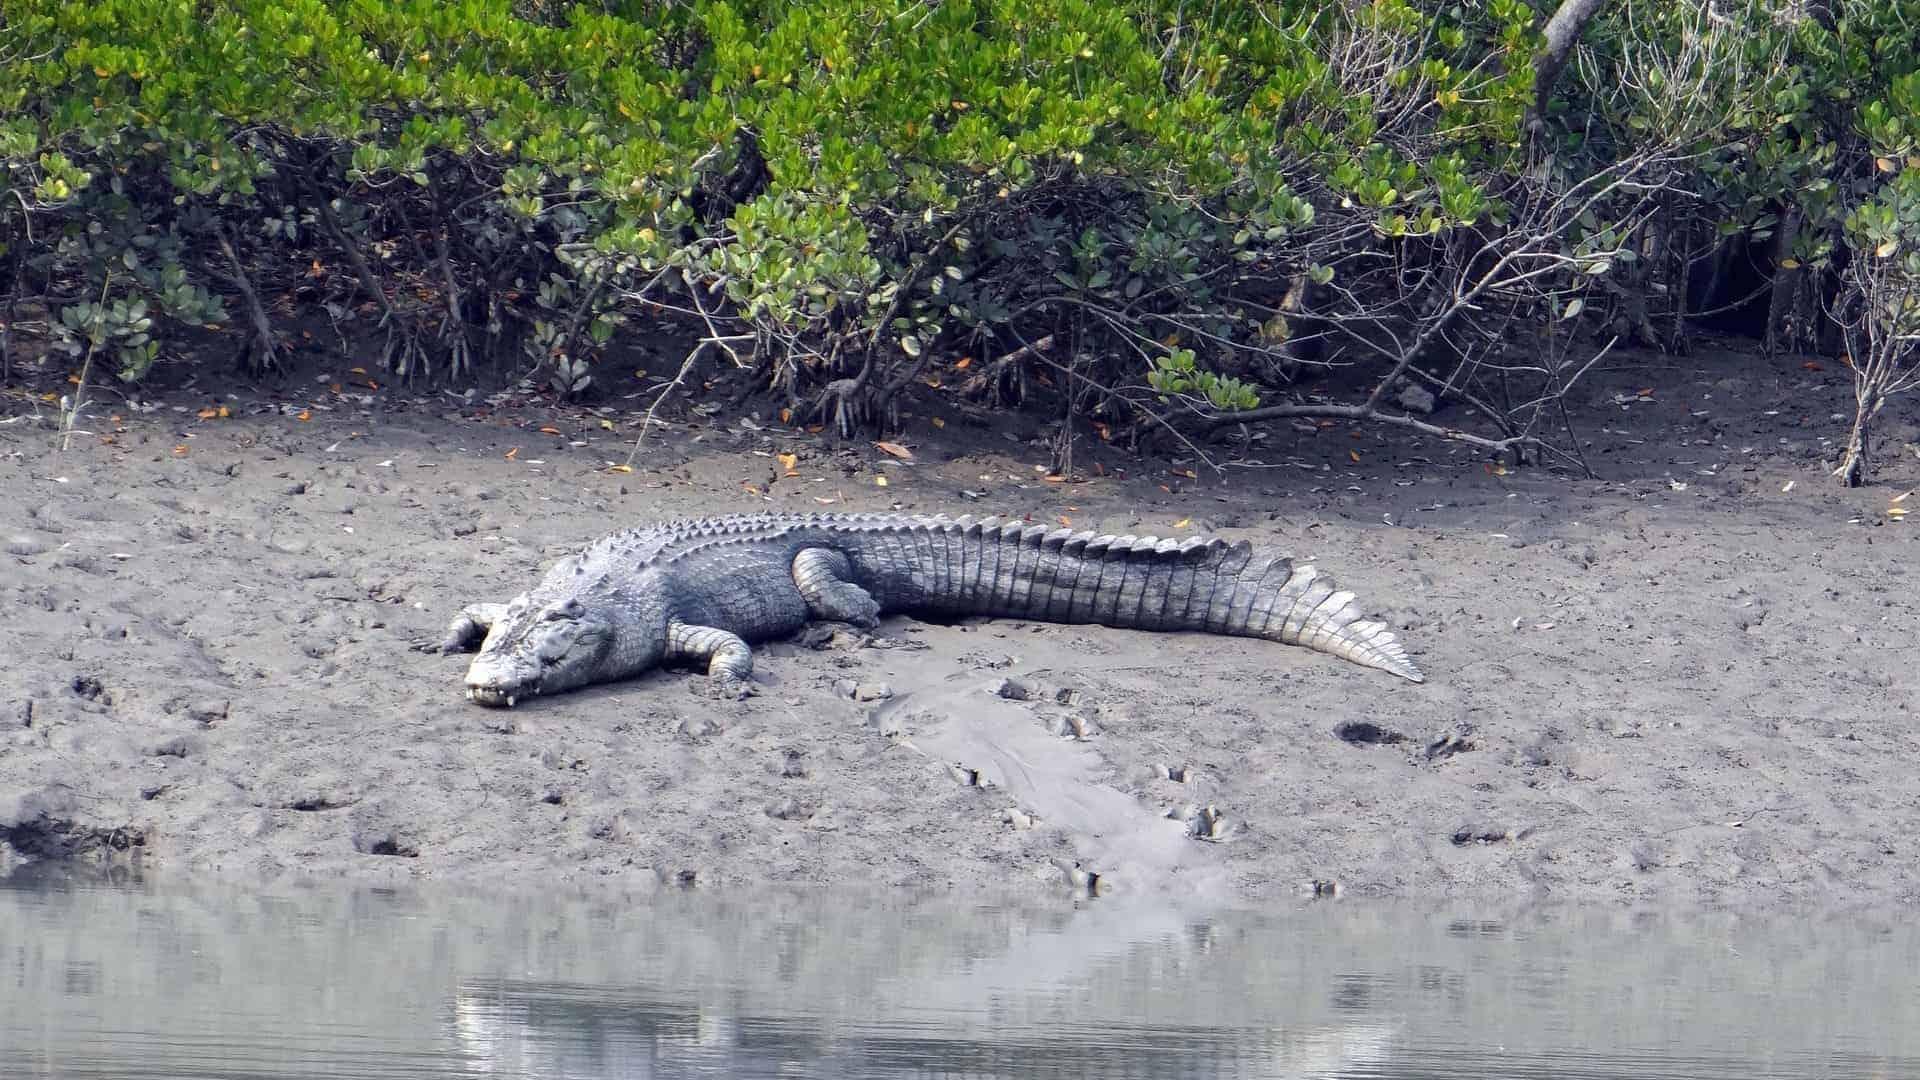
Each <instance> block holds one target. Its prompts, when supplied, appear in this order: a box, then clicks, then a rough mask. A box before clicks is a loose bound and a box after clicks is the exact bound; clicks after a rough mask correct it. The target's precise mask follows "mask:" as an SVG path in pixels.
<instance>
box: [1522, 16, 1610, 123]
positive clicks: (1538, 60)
mask: <svg viewBox="0 0 1920 1080" xmlns="http://www.w3.org/2000/svg"><path fill="white" fill-rule="evenodd" d="M1605 3H1606V0H1560V6H1559V7H1558V8H1557V9H1555V11H1554V13H1553V17H1552V18H1550V19H1548V20H1547V28H1546V30H1545V31H1543V33H1544V34H1545V36H1546V39H1547V41H1546V44H1545V45H1544V46H1542V47H1541V49H1540V54H1539V55H1538V56H1535V57H1534V58H1533V107H1532V108H1531V109H1529V110H1527V132H1528V134H1530V135H1534V136H1538V135H1539V134H1540V131H1541V129H1542V128H1543V127H1544V126H1545V124H1546V118H1547V102H1548V100H1549V99H1551V98H1552V97H1553V86H1554V84H1555V83H1557V82H1559V81H1560V72H1561V71H1563V70H1565V69H1566V66H1567V58H1568V57H1570V56H1572V55H1573V47H1574V45H1576V44H1578V43H1579V41H1580V33H1581V31H1583V30H1585V29H1586V28H1587V23H1588V22H1590V21H1592V19H1593V17H1594V16H1595V15H1597V14H1599V13H1600V7H1601V5H1603V4H1605Z"/></svg>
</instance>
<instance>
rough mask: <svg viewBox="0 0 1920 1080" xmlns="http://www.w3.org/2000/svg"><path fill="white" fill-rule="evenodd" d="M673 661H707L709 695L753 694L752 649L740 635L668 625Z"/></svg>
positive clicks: (735, 696)
mask: <svg viewBox="0 0 1920 1080" xmlns="http://www.w3.org/2000/svg"><path fill="white" fill-rule="evenodd" d="M666 658H667V659H668V660H670V661H686V662H694V663H699V662H703V661H704V662H705V663H706V665H707V685H706V692H707V693H708V694H710V695H712V696H714V697H719V698H732V699H735V700H738V699H740V698H744V697H747V696H748V695H750V694H752V693H753V683H752V681H751V680H752V678H753V650H752V649H750V648H748V647H747V643H746V642H745V641H742V640H741V639H740V635H738V634H734V633H730V632H728V631H726V630H721V629H719V628H718V627H713V626H694V625H691V624H689V623H683V622H681V621H680V620H678V619H675V620H674V621H673V622H671V623H668V624H667V656H666Z"/></svg>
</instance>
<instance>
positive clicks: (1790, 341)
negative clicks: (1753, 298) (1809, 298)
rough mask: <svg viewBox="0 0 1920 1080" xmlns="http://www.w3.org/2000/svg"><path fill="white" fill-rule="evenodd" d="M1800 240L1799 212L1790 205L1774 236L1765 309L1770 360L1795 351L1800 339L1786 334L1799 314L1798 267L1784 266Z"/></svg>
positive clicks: (1781, 217) (1784, 212)
mask: <svg viewBox="0 0 1920 1080" xmlns="http://www.w3.org/2000/svg"><path fill="white" fill-rule="evenodd" d="M1799 238H1800V208H1799V207H1798V206H1795V205H1791V204H1789V205H1788V206H1787V207H1786V209H1784V210H1783V211H1781V213H1780V228H1779V231H1778V232H1776V233H1774V234H1773V239H1774V245H1773V301H1772V303H1770V304H1768V305H1767V334H1766V338H1765V341H1766V352H1767V354H1768V355H1769V356H1771V355H1773V354H1774V353H1777V352H1779V351H1780V349H1781V348H1782V347H1785V348H1787V349H1794V348H1796V347H1798V343H1799V342H1800V341H1801V339H1802V335H1801V334H1800V333H1798V332H1797V331H1796V332H1793V333H1789V332H1788V329H1787V324H1788V320H1789V318H1790V317H1791V316H1793V315H1796V314H1798V312H1797V310H1796V309H1797V308H1798V307H1799V300H1800V267H1798V266H1785V265H1783V264H1784V263H1786V262H1787V261H1788V260H1790V259H1792V258H1793V247H1794V244H1795V243H1797V242H1798V241H1799Z"/></svg>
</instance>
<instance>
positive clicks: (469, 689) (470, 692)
mask: <svg viewBox="0 0 1920 1080" xmlns="http://www.w3.org/2000/svg"><path fill="white" fill-rule="evenodd" d="M467 700H468V701H472V700H473V687H471V686H469V687H467Z"/></svg>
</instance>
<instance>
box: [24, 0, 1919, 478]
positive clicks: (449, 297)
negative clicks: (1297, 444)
mask: <svg viewBox="0 0 1920 1080" xmlns="http://www.w3.org/2000/svg"><path fill="white" fill-rule="evenodd" d="M1552 14H1553V10H1552V8H1551V6H1547V7H1539V6H1536V5H1535V4H1530V3H1528V2H1526V0H1486V2H1484V3H1473V4H1456V3H1439V2H1431V0H1372V2H1370V3H1361V4H1351V3H1337V2H1331V0H1270V2H1265V3H1257V4H1253V3H1249V4H1221V5H1187V4H1183V3H1181V2H1179V0H913V2H910V0H601V2H595V3H559V2H554V0H434V2H429V0H274V2H271V3H269V2H266V0H98V2H94V3H89V4H72V3H65V2H61V0H18V2H13V3H9V4H7V5H6V7H5V9H4V12H3V13H0V244H4V249H3V251H0V291H4V294H5V296H6V298H7V301H6V302H7V314H6V315H5V316H0V318H4V319H5V323H6V325H7V327H8V328H9V329H11V328H13V327H15V326H24V325H26V324H27V323H29V322H31V321H32V312H33V311H44V312H45V315H46V317H45V320H44V322H45V324H46V325H45V330H46V332H47V333H48V334H51V335H53V336H55V337H57V338H58V339H59V340H60V341H61V342H62V344H63V345H64V347H65V348H67V349H68V350H69V351H71V352H73V353H74V354H75V355H76V356H79V355H82V354H87V355H90V356H91V355H93V354H96V353H97V354H99V355H100V357H111V359H112V361H113V362H114V363H115V365H116V366H117V370H118V372H119V374H120V376H121V377H122V378H126V379H129V380H133V379H138V378H140V377H142V375H143V374H144V373H145V372H146V371H147V370H148V368H149V367H150V366H151V365H152V364H153V363H154V362H155V361H156V359H158V358H160V357H162V356H165V355H167V354H168V352H169V350H170V349H174V348H176V345H175V343H177V342H179V341H180V340H182V338H181V334H182V332H183V328H187V327H195V326H219V327H223V328H228V330H229V332H230V333H231V334H232V335H233V339H234V340H236V341H238V342H243V343H244V344H242V345H241V347H240V352H241V356H242V358H243V360H244V361H245V362H246V363H248V364H250V365H252V366H253V367H255V368H256V369H258V368H265V367H268V366H271V365H274V364H276V363H279V362H281V360H282V358H283V356H284V353H285V350H286V349H287V347H288V342H289V341H290V340H291V334H292V331H293V329H294V328H295V326H296V325H297V324H299V323H300V322H301V320H302V318H303V317H306V316H311V315H313V314H315V313H324V315H325V317H326V318H327V319H328V320H330V321H331V322H332V324H334V325H335V326H336V327H337V328H339V331H340V333H341V334H342V335H343V337H344V338H347V339H357V338H360V337H362V336H364V335H371V336H372V340H374V341H376V342H379V343H383V348H384V354H383V359H384V361H385V363H386V364H387V365H389V367H390V368H391V369H392V370H394V371H395V372H397V373H399V374H400V375H403V376H405V377H408V378H428V379H454V380H458V379H463V378H466V377H468V376H469V375H470V373H471V372H472V370H473V368H474V366H475V365H476V364H477V363H498V362H500V361H501V360H502V359H520V358H524V359H525V360H526V361H527V362H528V363H529V364H530V365H531V366H533V368H534V369H535V370H537V371H538V372H540V373H541V375H542V377H543V378H545V379H546V381H547V382H548V384H549V385H550V386H551V387H552V388H553V390H554V391H555V392H558V393H565V394H570V393H578V392H582V391H587V390H589V389H590V388H591V386H592V378H593V370H594V364H595V361H596V360H597V358H598V357H599V356H600V354H601V353H602V351H603V350H604V349H606V348H608V347H609V346H610V345H612V344H613V343H615V342H616V341H617V340H619V339H620V338H621V336H622V335H623V334H625V335H638V334H644V333H647V332H648V324H649V323H651V322H652V321H654V320H659V319H674V320H680V321H683V322H685V323H686V324H688V325H690V326H692V327H694V328H695V329H696V330H697V332H698V335H699V337H700V339H701V345H702V348H703V350H709V351H710V355H713V356H716V357H721V358H726V357H731V358H732V359H734V360H735V361H736V362H737V363H739V364H740V365H741V366H742V367H744V368H745V369H746V370H747V371H748V372H749V373H750V375H751V377H752V379H753V380H754V383H753V385H754V387H755V388H756V389H758V390H760V391H761V392H765V393H770V394H773V395H776V396H777V397H779V398H780V399H781V400H782V402H783V404H786V405H788V406H790V407H792V408H794V409H795V410H797V411H806V410H809V409H813V408H818V409H821V410H823V411H825V412H827V413H829V414H830V415H833V416H835V417H836V418H837V419H838V420H839V421H840V422H841V423H842V424H843V425H851V424H854V423H860V422H877V423H882V424H883V423H885V418H886V409H887V407H888V406H889V405H890V404H891V402H892V401H893V399H894V397H895V395H897V394H898V393H899V392H900V391H901V390H902V389H903V388H904V387H906V386H908V385H911V384H912V383H913V382H914V381H915V380H917V379H926V378H927V377H928V375H927V370H928V365H930V364H932V363H935V362H936V361H940V362H942V363H943V364H945V363H946V362H947V361H951V360H953V359H954V358H956V357H959V356H962V355H966V356H973V357H979V358H980V359H979V360H978V362H976V363H972V364H971V366H970V368H969V373H968V375H967V376H966V378H965V381H964V382H962V383H960V384H959V385H955V386H950V387H949V389H952V390H955V391H956V392H966V393H972V394H975V395H981V396H991V397H994V398H996V399H1007V398H1019V397H1021V396H1022V395H1025V394H1027V393H1028V392H1029V391H1030V390H1031V386H1030V383H1029V379H1030V376H1031V375H1032V374H1035V373H1038V374H1042V375H1045V376H1047V378H1046V382H1047V383H1048V384H1049V385H1051V386H1053V387H1054V388H1055V389H1056V390H1057V391H1059V392H1060V393H1063V394H1064V395H1065V396H1066V399H1067V406H1068V412H1069V413H1076V412H1077V413H1078V414H1080V415H1084V416H1089V417H1092V416H1099V417H1104V418H1105V419H1106V420H1109V421H1117V422H1121V423H1131V424H1134V425H1140V424H1142V423H1143V418H1146V417H1152V418H1153V419H1154V420H1155V421H1156V422H1163V423H1164V424H1167V425H1172V426H1175V427H1185V428H1188V429H1189V430H1190V429H1192V428H1195V427H1207V426H1212V425H1217V424H1220V423H1223V422H1231V421H1234V420H1252V419H1261V418H1267V417H1272V416H1280V415H1289V414H1301V413H1313V412H1319V413H1321V414H1323V415H1353V416H1357V417H1360V418H1388V417H1391V418H1393V419H1397V420H1398V421H1401V422H1406V423H1410V424H1413V425H1415V426H1420V425H1422V424H1423V421H1421V420H1419V419H1418V418H1417V417H1414V416H1407V415H1403V414H1400V413H1398V412H1397V411H1395V409H1394V407H1393V402H1394V401H1395V400H1396V399H1395V397H1394V395H1395V394H1396V393H1399V392H1401V391H1403V389H1404V387H1405V385H1406V384H1408V383H1413V384H1418V385H1423V386H1424V387H1425V389H1427V390H1428V391H1430V392H1432V393H1434V394H1437V395H1438V396H1439V397H1440V399H1441V400H1443V401H1445V400H1448V399H1452V400H1457V401H1464V402H1466V403H1467V404H1469V405H1472V406H1475V407H1477V409H1478V412H1479V414H1480V415H1481V416H1482V417H1484V418H1485V423H1486V424H1487V425H1488V429H1487V431H1486V433H1485V435H1484V436H1479V437H1476V438H1478V439H1480V441H1482V442H1483V443H1484V444H1485V445H1488V446H1489V447H1493V448H1501V449H1516V448H1521V447H1526V446H1539V447H1542V448H1543V449H1544V448H1547V432H1546V429H1545V425H1546V424H1547V423H1548V420H1549V418H1550V416H1551V415H1552V414H1551V413H1550V412H1549V411H1548V410H1547V409H1546V406H1547V405H1549V404H1551V403H1552V402H1554V401H1556V400H1557V398H1558V396H1559V395H1560V394H1562V393H1564V392H1565V390H1566V389H1567V387H1568V386H1570V385H1571V384H1572V381H1573V380H1574V379H1576V378H1577V377H1578V375H1579V373H1580V372H1581V371H1583V370H1585V368H1586V366H1587V365H1588V364H1589V363H1590V362H1591V360H1592V358H1593V356H1594V355H1595V353H1596V352H1597V351H1600V350H1604V349H1605V348H1606V347H1608V346H1609V345H1610V344H1611V343H1612V342H1614V341H1617V340H1621V339H1637V340H1639V341H1640V342H1641V343H1643V344H1651V345H1657V346H1660V347H1664V348H1669V349H1677V348H1681V347H1684V342H1685V339H1686V337H1687V333H1688V330H1689V326H1690V320H1693V319H1697V318H1699V317H1701V316H1702V315H1705V314H1712V313H1713V312H1714V310H1715V309H1718V308H1725V307H1729V306H1734V305H1736V304H1737V303H1738V302H1739V300H1740V299H1741V297H1740V296H1739V295H1738V294H1739V291H1740V290H1741V289H1743V288H1744V289H1747V290H1749V291H1751V290H1752V286H1753V283H1754V282H1755V281H1756V280H1757V281H1758V282H1759V283H1760V285H1761V286H1762V288H1764V289H1765V290H1766V291H1767V297H1766V301H1767V303H1766V304H1765V305H1764V306H1765V307H1766V308H1767V310H1766V314H1765V317H1764V319H1763V321H1762V326H1763V327H1764V328H1765V330H1766V331H1767V333H1768V334H1769V336H1770V338H1771V337H1778V338H1779V340H1780V341H1782V342H1783V343H1785V344H1791V345H1796V346H1814V345H1818V344H1819V343H1820V341H1821V339H1822V335H1823V334H1827V336H1828V337H1830V338H1835V337H1838V336H1846V335H1849V334H1850V335H1853V336H1854V337H1858V338H1859V340H1860V341H1861V342H1866V341H1867V340H1868V338H1872V339H1873V340H1881V341H1884V342H1892V343H1893V345H1892V346H1891V348H1892V349H1893V354H1891V355H1892V356H1893V359H1892V363H1893V367H1894V369H1895V370H1896V371H1898V370H1904V368H1903V365H1904V353H1901V352H1900V349H1899V345H1898V342H1899V341H1901V340H1903V338H1904V336H1905V335H1904V327H1905V325H1906V322H1905V321H1903V320H1907V321H1910V320H1909V319H1908V316H1907V314H1906V312H1907V310H1908V309H1907V308H1905V307H1902V306H1901V304H1902V303H1910V301H1901V300H1898V299H1895V300H1888V299H1887V297H1888V296H1889V295H1894V296H1896V297H1899V296H1907V295H1908V293H1907V292H1904V291H1902V290H1903V289H1904V283H1905V282H1907V281H1915V280H1920V265H1915V264H1913V263H1912V260H1913V259H1914V258H1916V252H1920V212H1917V211H1920V193H1916V189H1915V187H1914V185H1915V184H1916V183H1920V181H1916V180H1915V179H1914V176H1915V173H1916V171H1917V170H1920V73H1916V67H1920V64H1916V61H1915V56H1916V46H1920V41H1916V40H1915V34H1916V31H1915V29H1914V27H1916V26H1920V18H1917V17H1920V4H1916V3H1911V2H1908V0H1876V2H1868V0H1832V2H1830V3H1828V4H1826V5H1824V6H1819V7H1816V6H1811V5H1807V4H1804V3H1798V2H1790V0H1734V2H1730V3H1728V2H1723V3H1717V4H1714V5H1701V4H1697V3H1690V2H1681V0H1617V2H1614V3H1611V4H1606V5H1602V6H1601V10H1600V11H1599V13H1598V15H1597V16H1595V17H1594V19H1593V21H1592V22H1591V23H1590V24H1588V25H1586V26H1585V27H1584V30H1583V32H1582V33H1581V34H1580V35H1579V39H1578V42H1577V44H1576V45H1575V46H1574V48H1573V49H1572V51H1571V53H1570V54H1569V55H1568V56H1567V57H1566V66H1565V69H1564V72H1561V71H1558V70H1555V71H1553V72H1552V73H1551V75H1543V73H1542V72H1543V66H1542V63H1541V58H1542V57H1543V56H1545V55H1547V54H1548V53H1549V52H1550V51H1551V49H1550V48H1549V46H1550V44H1551V42H1550V40H1549V38H1548V37H1547V36H1545V31H1546V26H1547V19H1548V16H1550V15H1552ZM1756 267H1757V278H1756V270H1755V269H1754V268H1756ZM1863 273H1865V274H1870V275H1876V276H1874V277H1873V278H1872V280H1873V281H1874V282H1877V283H1879V284H1880V285H1881V286H1882V287H1881V288H1880V289H1879V291H1878V292H1875V293H1874V295H1875V296H1877V297H1879V299H1877V300H1873V301H1870V302H1869V301H1865V300H1862V299H1861V297H1863V296H1865V295H1866V292H1865V291H1864V290H1863V289H1861V288H1859V287H1858V281H1859V280H1860V276H1861V274H1863ZM1889 289H1891V292H1889ZM1888 304H1892V305H1893V306H1892V307H1891V308H1889V307H1888ZM0 333H4V332H0ZM1049 335H1050V336H1049ZM1862 335H1865V336H1862ZM1875 335H1877V337H1876V336H1875ZM1849 340H1851V338H1850V339H1849ZM5 346H6V339H5V337H4V336H0V348H4V347H5ZM1865 347H1866V346H1865V345H1864V344H1862V345H1856V346H1854V348H1855V350H1856V351H1859V350H1861V349H1864V348H1865ZM0 362H4V358H3V357H0ZM1304 363H1311V364H1349V365H1356V366H1357V365H1372V366H1373V367H1374V368H1376V369H1377V370H1376V371H1375V372H1374V375H1373V377H1372V381H1371V382H1369V383H1368V384H1367V385H1369V386H1371V390H1370V391H1369V390H1365V389H1363V390H1361V391H1360V396H1359V397H1358V398H1357V399H1355V400H1354V401H1352V402H1346V403H1333V404H1327V403H1312V402H1309V403H1300V402H1292V403H1289V402H1287V400H1286V399H1287V393H1286V388H1287V386H1288V385H1289V383H1290V381H1291V380H1292V378H1293V377H1294V375H1295V374H1296V372H1297V370H1298V369H1299V366H1300V365H1301V364H1304ZM1897 388H1898V387H1897V385H1895V386H1891V387H1882V388H1881V390H1880V391H1875V392H1874V393H1876V394H1880V396H1881V397H1883V396H1884V392H1885V391H1886V390H1888V389H1897ZM1872 396H1873V395H1871V394H1869V395H1866V396H1863V409H1866V408H1867V407H1868V404H1869V402H1868V401H1867V398H1868V397H1872ZM1878 400H1880V398H1879V397H1874V399H1873V401H1872V402H1871V403H1870V404H1871V406H1872V407H1873V408H1877V407H1878ZM1341 410H1345V411H1344V412H1342V411H1341ZM1071 430H1072V427H1071V424H1069V425H1067V426H1066V427H1065V429H1064V432H1065V433H1066V434H1068V435H1069V436H1070V433H1071ZM1136 430H1137V428H1136ZM1433 430H1435V431H1439V430H1440V429H1439V428H1434V429H1433Z"/></svg>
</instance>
